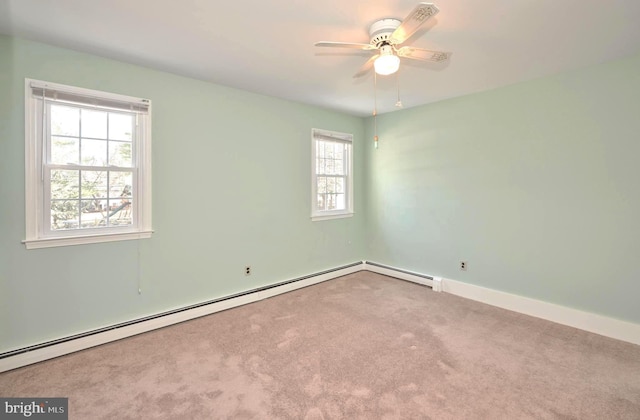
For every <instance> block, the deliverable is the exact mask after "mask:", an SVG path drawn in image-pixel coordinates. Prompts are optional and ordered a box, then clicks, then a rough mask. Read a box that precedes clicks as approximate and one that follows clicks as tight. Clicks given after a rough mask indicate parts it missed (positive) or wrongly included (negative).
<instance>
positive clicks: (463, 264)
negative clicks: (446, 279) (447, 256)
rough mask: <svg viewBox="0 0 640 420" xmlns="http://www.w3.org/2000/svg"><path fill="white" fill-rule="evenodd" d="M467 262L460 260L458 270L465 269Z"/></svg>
mask: <svg viewBox="0 0 640 420" xmlns="http://www.w3.org/2000/svg"><path fill="white" fill-rule="evenodd" d="M467 266H468V264H467V262H466V261H460V271H467Z"/></svg>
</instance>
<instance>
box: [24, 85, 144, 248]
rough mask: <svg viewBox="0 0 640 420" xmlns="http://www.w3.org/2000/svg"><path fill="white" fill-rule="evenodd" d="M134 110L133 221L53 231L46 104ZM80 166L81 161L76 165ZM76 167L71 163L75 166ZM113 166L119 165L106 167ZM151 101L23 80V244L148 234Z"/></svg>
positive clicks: (76, 242)
mask: <svg viewBox="0 0 640 420" xmlns="http://www.w3.org/2000/svg"><path fill="white" fill-rule="evenodd" d="M53 102H62V103H64V102H66V103H69V104H71V105H75V106H81V107H90V108H95V109H102V110H111V111H116V112H117V111H118V110H120V111H126V112H135V113H136V128H135V130H136V135H135V140H134V142H133V150H132V152H133V153H132V160H133V161H132V166H131V168H126V169H127V171H131V172H132V176H133V188H132V190H133V196H132V197H131V198H132V202H133V206H134V207H133V210H132V215H133V220H132V224H131V225H127V226H113V227H101V228H95V229H93V228H89V229H86V228H85V229H70V230H60V231H56V230H53V229H51V220H50V209H49V210H48V209H47V206H50V204H49V203H50V200H49V199H48V197H47V195H48V194H49V191H50V187H48V188H47V187H46V186H45V182H48V181H47V178H48V177H47V176H45V175H46V174H47V173H49V171H48V170H47V165H49V166H51V164H49V163H48V161H47V160H48V153H49V150H48V149H49V147H50V146H49V141H50V136H48V134H49V133H48V128H47V127H48V126H49V120H48V118H49V117H48V115H47V113H46V110H47V109H48V108H49V105H48V104H50V103H53ZM47 137H49V138H48V139H47ZM76 166H82V165H76ZM74 169H75V168H74ZM109 170H115V171H117V170H118V168H117V167H109ZM151 202H152V200H151V101H149V100H148V99H141V98H135V97H131V96H125V95H120V94H114V93H107V92H101V91H97V90H91V89H84V88H79V87H74V86H67V85H62V84H58V83H50V82H44V81H40V80H33V79H25V210H26V238H25V240H24V241H23V243H24V244H25V246H26V248H27V249H37V248H49V247H57V246H67V245H81V244H90V243H100V242H113V241H122V240H131V239H143V238H150V237H151V234H152V232H153V230H152V228H151Z"/></svg>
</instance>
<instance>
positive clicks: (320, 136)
mask: <svg viewBox="0 0 640 420" xmlns="http://www.w3.org/2000/svg"><path fill="white" fill-rule="evenodd" d="M318 140H323V141H333V142H336V143H343V144H346V145H348V147H347V148H346V153H347V157H346V159H345V177H346V191H345V201H346V203H345V209H344V210H321V209H318V179H317V178H318V174H317V172H318V171H317V168H316V163H317V159H316V157H317V156H316V150H317V145H316V144H317V141H318ZM353 201H354V200H353V135H352V134H348V133H339V132H335V131H328V130H321V129H318V128H313V129H312V130H311V220H312V221H319V220H329V219H339V218H344V217H352V216H353V214H354V211H353Z"/></svg>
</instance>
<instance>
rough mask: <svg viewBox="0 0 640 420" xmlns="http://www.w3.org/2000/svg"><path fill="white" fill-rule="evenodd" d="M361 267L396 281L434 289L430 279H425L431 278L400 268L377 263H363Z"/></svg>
mask: <svg viewBox="0 0 640 420" xmlns="http://www.w3.org/2000/svg"><path fill="white" fill-rule="evenodd" d="M363 266H364V267H363V269H364V270H367V271H372V272H374V273H378V274H384V275H385V276H389V277H395V278H397V279H401V280H406V281H410V282H412V283H418V284H423V285H425V286H429V287H432V288H433V287H434V281H433V280H432V279H431V278H427V277H431V276H426V275H425V274H420V273H416V272H413V271H407V270H402V269H400V268H396V267H390V266H387V265H381V264H378V263H372V262H370V261H369V262H367V261H363Z"/></svg>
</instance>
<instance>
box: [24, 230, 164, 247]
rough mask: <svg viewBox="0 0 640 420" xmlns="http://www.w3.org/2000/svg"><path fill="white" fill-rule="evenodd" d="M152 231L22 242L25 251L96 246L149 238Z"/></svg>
mask: <svg viewBox="0 0 640 420" xmlns="http://www.w3.org/2000/svg"><path fill="white" fill-rule="evenodd" d="M152 233H153V231H152V230H148V231H140V232H126V233H108V234H102V235H81V236H80V235H79V236H67V237H64V238H47V239H27V240H24V241H22V243H23V244H24V245H25V247H26V248H27V249H39V248H53V247H58V246H71V245H85V244H97V243H102V242H115V241H128V240H132V239H147V238H151V234H152Z"/></svg>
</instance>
